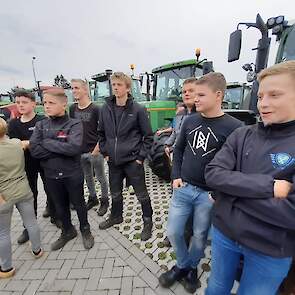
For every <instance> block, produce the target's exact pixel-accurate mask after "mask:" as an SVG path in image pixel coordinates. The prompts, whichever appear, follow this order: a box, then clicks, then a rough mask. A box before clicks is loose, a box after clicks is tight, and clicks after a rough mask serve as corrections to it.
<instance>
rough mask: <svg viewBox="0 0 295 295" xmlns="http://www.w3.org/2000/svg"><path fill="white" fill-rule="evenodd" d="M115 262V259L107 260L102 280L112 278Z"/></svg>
mask: <svg viewBox="0 0 295 295" xmlns="http://www.w3.org/2000/svg"><path fill="white" fill-rule="evenodd" d="M114 262H115V259H114V258H106V260H105V262H104V266H103V269H102V273H101V277H102V278H110V277H111V276H112V272H113V266H114Z"/></svg>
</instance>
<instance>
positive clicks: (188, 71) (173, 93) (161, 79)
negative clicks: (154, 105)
mask: <svg viewBox="0 0 295 295" xmlns="http://www.w3.org/2000/svg"><path fill="white" fill-rule="evenodd" d="M156 75H157V89H156V99H159V100H180V99H181V88H182V84H183V82H184V80H185V79H187V78H190V77H193V76H196V77H199V76H201V75H202V69H199V68H196V69H195V67H193V66H186V67H182V68H178V69H173V70H167V71H164V72H160V73H157V74H156Z"/></svg>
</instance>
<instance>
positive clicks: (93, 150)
mask: <svg viewBox="0 0 295 295" xmlns="http://www.w3.org/2000/svg"><path fill="white" fill-rule="evenodd" d="M71 85H72V90H73V95H74V97H75V99H76V101H77V103H76V104H72V105H71V106H70V110H69V115H70V117H71V118H76V119H79V120H81V121H82V124H83V144H82V155H81V166H82V169H83V173H84V178H85V180H86V184H87V187H88V191H89V198H88V202H87V209H88V210H89V209H91V208H92V207H94V206H96V205H98V199H97V195H96V190H95V182H94V173H93V172H95V176H96V178H97V180H98V181H99V183H100V187H101V197H100V207H99V209H98V210H97V213H98V215H99V216H103V215H104V214H105V213H106V212H107V209H108V206H109V198H108V190H109V189H108V184H107V179H106V175H105V169H104V158H103V156H102V155H101V153H100V152H99V147H98V143H97V138H98V134H97V127H98V123H99V117H100V109H99V107H98V106H97V105H95V104H94V103H92V101H91V99H90V97H89V94H88V85H87V82H86V81H83V80H82V79H72V80H71Z"/></svg>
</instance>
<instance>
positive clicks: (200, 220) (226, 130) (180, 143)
mask: <svg viewBox="0 0 295 295" xmlns="http://www.w3.org/2000/svg"><path fill="white" fill-rule="evenodd" d="M195 83H196V90H195V92H196V97H195V106H196V110H197V112H198V113H197V114H195V115H191V116H189V117H187V118H186V120H185V121H184V122H183V124H182V128H181V131H180V134H179V136H178V139H177V142H176V145H175V148H174V152H173V165H172V179H173V195H172V199H171V204H170V208H169V215H168V224H167V234H168V238H169V241H170V243H171V245H172V247H173V250H174V251H175V254H176V265H175V266H174V267H172V269H171V270H169V271H167V272H165V273H163V274H162V275H161V276H160V277H159V282H160V284H161V286H163V287H166V288H168V287H170V286H172V285H173V284H174V282H176V281H179V280H181V279H183V280H184V288H185V289H186V291H188V292H190V293H194V292H195V291H196V289H197V265H198V263H199V261H200V259H201V258H202V257H203V256H204V248H205V245H206V241H207V234H208V230H209V227H210V225H211V212H212V207H213V201H212V199H211V197H210V194H209V191H211V187H209V186H208V185H207V184H206V182H205V178H204V173H205V167H206V165H207V164H208V163H209V162H210V161H211V160H212V159H213V157H214V155H215V154H216V153H217V151H218V150H219V149H220V148H221V146H222V144H223V143H224V142H225V139H226V138H227V136H229V134H230V133H231V132H232V131H233V130H234V129H236V128H238V127H240V126H241V125H242V122H240V121H239V120H237V119H235V118H233V117H231V116H229V115H227V114H224V113H223V111H222V109H221V104H222V100H223V97H224V92H225V89H226V81H225V78H224V76H223V75H222V74H221V73H209V74H207V75H204V76H203V77H201V78H200V79H199V80H197V81H196V82H195ZM191 214H192V216H193V236H192V238H191V244H190V247H189V248H188V247H187V245H186V243H185V239H184V227H185V224H186V222H187V219H188V218H189V216H190V215H191Z"/></svg>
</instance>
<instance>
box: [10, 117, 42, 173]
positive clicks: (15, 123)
mask: <svg viewBox="0 0 295 295" xmlns="http://www.w3.org/2000/svg"><path fill="white" fill-rule="evenodd" d="M44 118H45V117H44V116H41V115H35V117H34V118H33V119H32V120H31V121H28V122H24V123H23V122H22V121H21V119H20V118H15V119H11V120H10V121H9V124H8V136H9V137H10V138H18V139H20V140H30V138H31V136H32V134H33V131H34V129H35V125H36V123H37V122H38V121H41V120H43V119H44ZM25 164H26V169H30V168H31V169H38V170H39V160H38V159H36V158H33V157H32V156H31V154H30V151H29V149H26V150H25Z"/></svg>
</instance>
